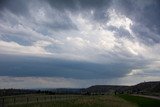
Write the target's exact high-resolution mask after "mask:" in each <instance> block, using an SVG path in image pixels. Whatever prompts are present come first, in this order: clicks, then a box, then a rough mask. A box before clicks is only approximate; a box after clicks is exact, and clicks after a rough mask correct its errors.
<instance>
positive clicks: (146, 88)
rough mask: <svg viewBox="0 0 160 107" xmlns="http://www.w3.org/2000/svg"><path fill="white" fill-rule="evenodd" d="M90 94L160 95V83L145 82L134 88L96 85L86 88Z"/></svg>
mask: <svg viewBox="0 0 160 107" xmlns="http://www.w3.org/2000/svg"><path fill="white" fill-rule="evenodd" d="M86 91H87V92H89V93H109V92H118V93H141V94H145V93H147V94H148V93H159V94H160V81H154V82H143V83H139V84H137V85H133V86H118V85H95V86H91V87H89V88H86Z"/></svg>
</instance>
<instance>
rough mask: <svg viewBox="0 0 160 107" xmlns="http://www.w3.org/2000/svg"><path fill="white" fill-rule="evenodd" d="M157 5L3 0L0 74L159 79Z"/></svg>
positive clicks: (151, 1) (115, 0) (142, 0)
mask: <svg viewBox="0 0 160 107" xmlns="http://www.w3.org/2000/svg"><path fill="white" fill-rule="evenodd" d="M159 9H160V2H159V0H148V1H146V0H123V1H120V0H34V1H33V0H27V1H26V0H14V2H13V1H12V0H2V1H0V76H1V77H0V78H5V77H7V78H8V77H11V78H21V77H22V78H25V79H26V78H30V77H31V78H34V79H37V78H65V79H74V80H78V81H81V82H82V81H92V80H93V81H95V80H96V79H97V81H99V80H100V81H101V80H105V81H107V80H108V81H111V80H112V83H113V84H118V82H115V83H114V81H113V79H114V80H115V81H116V80H119V79H121V80H122V78H128V76H129V77H132V78H133V77H137V78H138V77H139V76H142V78H141V79H139V82H141V81H144V79H146V78H147V80H145V81H149V80H158V79H157V77H155V75H156V76H160V73H159V72H160V71H159V69H160V66H159V65H160V50H159V49H160V22H159V19H160V11H159ZM2 80H4V79H2ZM20 80H21V79H20ZM51 80H52V79H51ZM126 80H127V79H126ZM53 81H54V79H53ZM69 81H70V80H69ZM124 81H125V80H123V82H124ZM101 82H102V81H101ZM135 82H137V80H133V81H132V82H130V83H135ZM92 83H94V84H95V83H96V82H88V85H92ZM126 83H127V82H126ZM97 84H100V82H97ZM102 84H105V83H104V82H102ZM106 84H108V82H106ZM124 84H125V82H124ZM3 86H4V87H6V86H5V85H3V84H2V86H1V87H3ZM80 86H81V85H80ZM55 87H56V86H55ZM57 87H58V86H57ZM64 87H67V86H64ZM76 87H78V86H76ZM82 87H83V86H82Z"/></svg>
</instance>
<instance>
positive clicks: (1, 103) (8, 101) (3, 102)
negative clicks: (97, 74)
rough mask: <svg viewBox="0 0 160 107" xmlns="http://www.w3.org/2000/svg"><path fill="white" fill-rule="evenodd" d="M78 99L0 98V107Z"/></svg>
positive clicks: (63, 97) (56, 97) (55, 97)
mask: <svg viewBox="0 0 160 107" xmlns="http://www.w3.org/2000/svg"><path fill="white" fill-rule="evenodd" d="M78 97H80V95H26V96H9V97H0V107H7V106H9V105H16V104H30V103H38V102H50V101H56V100H67V99H75V98H78Z"/></svg>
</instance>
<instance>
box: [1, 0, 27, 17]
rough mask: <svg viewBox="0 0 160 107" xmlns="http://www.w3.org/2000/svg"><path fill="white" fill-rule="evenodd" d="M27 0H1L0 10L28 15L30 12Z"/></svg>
mask: <svg viewBox="0 0 160 107" xmlns="http://www.w3.org/2000/svg"><path fill="white" fill-rule="evenodd" d="M28 2H29V1H28ZM27 4H28V3H27V1H26V0H14V2H13V1H12V0H1V1H0V10H1V11H2V10H5V9H7V10H9V11H11V12H13V13H14V14H17V15H26V14H27V13H28V6H27Z"/></svg>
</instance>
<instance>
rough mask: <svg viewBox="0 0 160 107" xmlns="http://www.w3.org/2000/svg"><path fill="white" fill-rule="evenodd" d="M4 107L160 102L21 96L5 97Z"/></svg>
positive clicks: (153, 106) (140, 106)
mask: <svg viewBox="0 0 160 107" xmlns="http://www.w3.org/2000/svg"><path fill="white" fill-rule="evenodd" d="M4 99H5V102H4V103H5V107H160V100H155V99H150V98H144V97H139V96H132V95H125V94H124V95H116V96H115V95H90V96H89V95H25V96H24V95H23V96H10V97H5V98H4Z"/></svg>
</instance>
